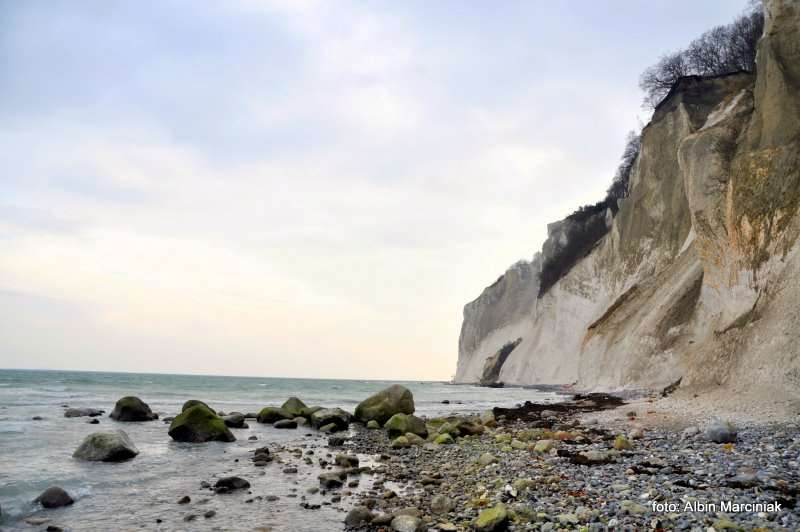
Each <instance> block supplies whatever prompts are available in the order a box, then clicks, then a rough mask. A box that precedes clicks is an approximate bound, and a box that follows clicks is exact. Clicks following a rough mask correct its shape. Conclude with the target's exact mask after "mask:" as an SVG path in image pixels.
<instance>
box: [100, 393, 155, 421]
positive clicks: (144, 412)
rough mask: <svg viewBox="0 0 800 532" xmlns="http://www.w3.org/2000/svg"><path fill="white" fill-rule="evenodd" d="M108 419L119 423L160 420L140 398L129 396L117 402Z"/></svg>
mask: <svg viewBox="0 0 800 532" xmlns="http://www.w3.org/2000/svg"><path fill="white" fill-rule="evenodd" d="M108 417H110V418H111V419H115V420H117V421H152V420H154V419H158V414H155V413H153V411H152V410H150V407H149V406H148V405H147V403H145V402H144V401H142V400H141V399H139V398H138V397H133V396H130V395H129V396H127V397H123V398H122V399H120V400H119V401H117V404H115V405H114V410H113V411H112V412H111V413H110V414H109V415H108Z"/></svg>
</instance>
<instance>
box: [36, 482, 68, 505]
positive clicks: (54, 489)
mask: <svg viewBox="0 0 800 532" xmlns="http://www.w3.org/2000/svg"><path fill="white" fill-rule="evenodd" d="M33 502H37V503H39V504H41V505H42V506H43V507H45V508H61V507H62V506H69V505H70V504H72V503H74V502H75V501H74V500H73V499H72V497H70V495H69V493H67V492H66V491H64V490H63V489H62V488H59V487H58V486H51V487H49V488H47V489H46V490H44V491H43V492H42V494H41V495H39V496H38V497H36V499H34V501H33Z"/></svg>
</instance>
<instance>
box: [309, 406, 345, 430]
mask: <svg viewBox="0 0 800 532" xmlns="http://www.w3.org/2000/svg"><path fill="white" fill-rule="evenodd" d="M351 418H352V416H351V415H350V414H349V413H347V412H345V411H344V410H342V409H341V408H322V409H320V410H317V411H316V412H314V413H313V414H311V426H312V427H314V428H315V429H319V428H322V427H324V426H325V425H329V424H331V423H332V424H334V425H336V428H337V429H338V430H345V429H347V427H348V425H350V420H351Z"/></svg>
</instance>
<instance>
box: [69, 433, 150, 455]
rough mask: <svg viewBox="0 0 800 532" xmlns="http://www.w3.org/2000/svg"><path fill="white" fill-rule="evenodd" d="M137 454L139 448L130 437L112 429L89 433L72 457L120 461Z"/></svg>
mask: <svg viewBox="0 0 800 532" xmlns="http://www.w3.org/2000/svg"><path fill="white" fill-rule="evenodd" d="M137 454H139V450H138V449H137V448H136V446H135V445H134V444H133V442H132V441H131V439H130V437H128V435H127V434H126V433H125V432H124V431H122V430H114V431H109V432H94V433H92V434H89V435H88V436H86V438H84V440H83V442H82V443H81V444H80V445H79V446H78V448H77V449H75V452H74V453H72V457H73V458H77V459H78V460H87V461H91V462H122V461H124V460H129V459H131V458H133V457H134V456H136V455H137Z"/></svg>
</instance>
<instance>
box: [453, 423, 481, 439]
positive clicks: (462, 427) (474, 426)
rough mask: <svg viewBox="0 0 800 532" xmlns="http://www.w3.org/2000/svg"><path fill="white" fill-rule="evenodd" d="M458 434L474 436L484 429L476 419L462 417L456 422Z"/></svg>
mask: <svg viewBox="0 0 800 532" xmlns="http://www.w3.org/2000/svg"><path fill="white" fill-rule="evenodd" d="M456 428H457V429H458V435H459V436H476V435H478V434H483V433H484V431H485V430H486V427H484V425H483V424H481V422H480V421H478V420H476V419H463V420H460V421H459V422H458V423H457V424H456Z"/></svg>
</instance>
